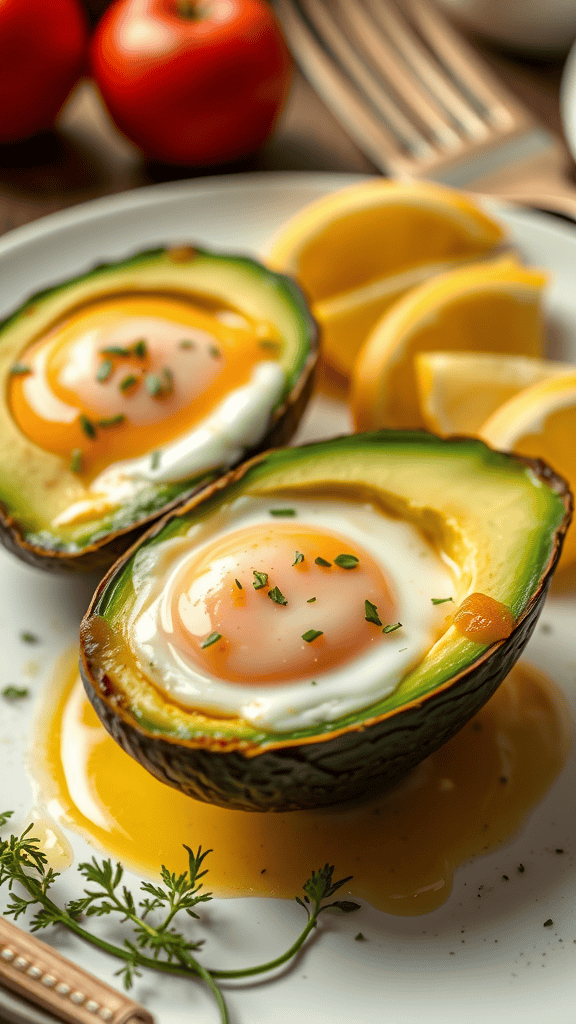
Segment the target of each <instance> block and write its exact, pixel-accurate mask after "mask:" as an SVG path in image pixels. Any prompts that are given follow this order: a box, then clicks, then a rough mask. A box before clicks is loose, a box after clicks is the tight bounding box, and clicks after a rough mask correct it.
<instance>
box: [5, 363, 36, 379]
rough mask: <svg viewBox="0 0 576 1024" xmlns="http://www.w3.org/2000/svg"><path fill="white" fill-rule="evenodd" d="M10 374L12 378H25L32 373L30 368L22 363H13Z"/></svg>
mask: <svg viewBox="0 0 576 1024" xmlns="http://www.w3.org/2000/svg"><path fill="white" fill-rule="evenodd" d="M10 373H11V374H12V376H13V377H26V375H27V374H29V373H32V367H31V366H25V365H24V363H13V364H12V366H11V367H10Z"/></svg>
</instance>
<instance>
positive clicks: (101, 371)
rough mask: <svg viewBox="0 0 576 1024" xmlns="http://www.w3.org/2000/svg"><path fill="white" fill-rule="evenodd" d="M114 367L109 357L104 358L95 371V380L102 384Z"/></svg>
mask: <svg viewBox="0 0 576 1024" xmlns="http://www.w3.org/2000/svg"><path fill="white" fill-rule="evenodd" d="M113 369H114V363H113V362H112V360H111V359H105V360H104V362H103V363H100V366H99V367H98V369H97V371H96V380H99V381H100V382H101V383H102V384H103V383H104V381H106V380H108V377H109V376H110V374H111V373H112V370H113Z"/></svg>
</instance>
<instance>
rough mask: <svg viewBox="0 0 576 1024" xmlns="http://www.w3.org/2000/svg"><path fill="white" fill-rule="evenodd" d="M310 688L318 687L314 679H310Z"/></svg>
mask: <svg viewBox="0 0 576 1024" xmlns="http://www.w3.org/2000/svg"><path fill="white" fill-rule="evenodd" d="M310 686H318V683H317V682H316V680H315V679H312V681H311V683H310Z"/></svg>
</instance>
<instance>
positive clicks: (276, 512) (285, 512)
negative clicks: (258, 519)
mask: <svg viewBox="0 0 576 1024" xmlns="http://www.w3.org/2000/svg"><path fill="white" fill-rule="evenodd" d="M269 512H270V515H271V516H276V517H277V518H280V517H281V516H285V517H286V518H288V517H292V516H295V515H296V509H295V508H271V509H269Z"/></svg>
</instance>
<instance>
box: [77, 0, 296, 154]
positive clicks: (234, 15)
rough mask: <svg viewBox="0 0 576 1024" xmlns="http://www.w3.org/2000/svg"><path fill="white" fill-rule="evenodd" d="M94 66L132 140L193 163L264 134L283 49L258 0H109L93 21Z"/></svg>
mask: <svg viewBox="0 0 576 1024" xmlns="http://www.w3.org/2000/svg"><path fill="white" fill-rule="evenodd" d="M92 71H93V74H94V77H95V79H96V81H97V83H98V85H99V87H100V91H101V93H102V96H103V98H104V101H105V103H106V105H107V107H108V110H109V111H110V114H111V115H112V117H113V119H114V121H115V122H116V124H117V125H118V127H119V128H120V130H121V131H122V132H124V134H125V135H126V136H127V137H128V138H129V139H131V140H132V142H135V143H136V145H137V146H139V147H140V148H141V149H142V150H144V152H145V153H146V154H147V155H148V156H151V157H154V158H156V159H158V160H162V161H165V162H168V163H174V164H192V165H196V166H198V165H201V164H205V165H207V164H219V163H223V162H224V161H228V160H234V159H236V158H237V157H240V156H243V155H245V154H246V153H251V152H253V150H255V149H257V148H258V146H260V145H261V144H262V143H263V142H264V140H265V138H266V136H267V135H268V133H269V132H270V130H271V128H272V126H273V124H274V121H275V119H276V116H277V114H278V112H279V110H280V108H281V106H282V102H283V100H284V97H285V95H286V90H287V85H288V81H289V77H290V58H289V56H288V51H287V49H286V44H285V42H284V38H283V36H282V33H281V31H280V28H279V27H278V24H277V22H276V21H275V19H274V17H273V15H272V12H271V10H270V8H269V6H268V4H267V3H265V2H264V0H116V2H115V3H114V4H112V6H111V7H109V8H108V10H107V11H106V12H105V14H104V16H103V17H102V19H101V20H100V22H99V24H98V26H97V28H96V32H95V34H94V37H93V41H92Z"/></svg>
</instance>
